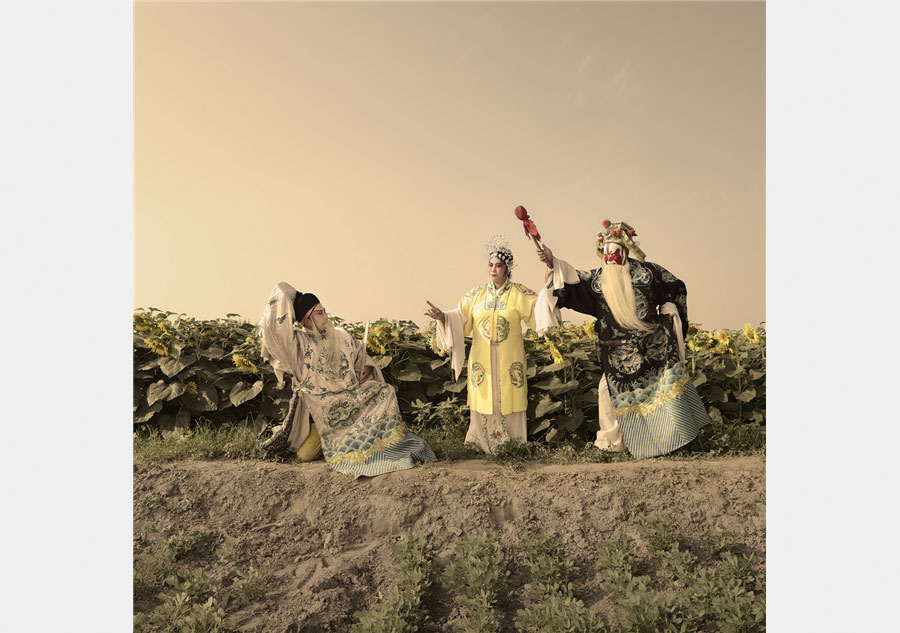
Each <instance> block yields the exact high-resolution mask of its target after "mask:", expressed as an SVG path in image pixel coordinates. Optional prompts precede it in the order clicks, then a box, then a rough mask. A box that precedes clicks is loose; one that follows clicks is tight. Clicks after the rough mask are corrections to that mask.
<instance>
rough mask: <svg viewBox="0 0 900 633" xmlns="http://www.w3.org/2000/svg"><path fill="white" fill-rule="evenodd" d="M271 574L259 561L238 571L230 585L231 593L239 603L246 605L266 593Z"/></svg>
mask: <svg viewBox="0 0 900 633" xmlns="http://www.w3.org/2000/svg"><path fill="white" fill-rule="evenodd" d="M270 579H271V574H270V573H269V570H268V569H267V568H266V567H265V565H263V564H262V563H261V562H260V561H257V562H256V564H253V565H250V567H249V568H247V569H246V570H243V571H239V572H238V578H237V580H235V581H234V583H232V585H231V595H232V596H234V599H235V601H236V602H237V604H239V605H246V604H249V603H251V602H254V601H256V600H259V599H260V598H262V597H263V596H265V595H266V588H267V587H268V586H269V580H270Z"/></svg>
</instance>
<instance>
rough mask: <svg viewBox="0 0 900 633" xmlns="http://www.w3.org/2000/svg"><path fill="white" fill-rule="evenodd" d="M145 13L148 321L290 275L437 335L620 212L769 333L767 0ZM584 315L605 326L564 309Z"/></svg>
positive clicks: (703, 312) (153, 7)
mask: <svg viewBox="0 0 900 633" xmlns="http://www.w3.org/2000/svg"><path fill="white" fill-rule="evenodd" d="M134 18H135V36H134V45H135V68H134V81H135V118H134V124H135V136H134V147H135V189H134V193H135V215H134V231H135V242H134V265H135V278H134V279H135V286H134V305H135V307H148V306H153V307H157V308H160V309H165V310H172V311H176V312H185V313H187V314H188V315H190V316H194V317H198V318H213V317H217V316H224V315H225V314H226V313H229V312H234V313H239V314H240V315H241V316H242V317H244V318H246V319H248V320H251V321H256V320H257V319H258V317H259V314H260V312H261V311H262V307H263V304H264V303H265V300H266V298H267V296H268V293H269V291H270V289H271V288H272V286H273V285H274V284H275V283H276V282H278V281H287V282H289V283H291V284H292V285H294V286H295V287H297V288H299V289H302V290H304V291H314V292H315V293H316V294H317V295H318V296H319V297H320V299H321V300H322V301H323V303H324V304H325V306H326V307H327V308H328V309H329V311H330V312H331V313H333V314H337V315H339V316H341V317H343V318H344V319H347V320H352V321H365V320H374V319H376V318H378V317H380V316H385V317H388V318H395V319H412V320H414V321H416V322H417V323H419V324H420V325H424V324H426V323H427V322H428V319H427V317H425V316H424V315H423V312H424V310H425V307H426V305H425V300H426V299H430V300H431V301H432V302H434V303H435V304H437V305H438V306H440V307H442V308H445V309H448V308H452V307H454V306H455V303H456V301H457V300H458V299H459V297H460V296H461V295H462V294H463V293H464V292H465V291H466V290H467V289H468V288H470V287H472V286H473V285H475V284H477V283H481V282H483V281H486V274H487V273H486V266H485V261H486V255H485V251H484V248H483V246H484V244H485V243H486V242H487V241H488V240H489V239H490V237H491V236H492V235H494V234H498V233H499V234H504V235H506V236H507V237H508V238H509V240H510V243H511V246H512V248H513V252H514V254H515V256H516V260H517V264H518V266H517V268H516V269H515V270H514V274H513V278H514V279H515V280H516V281H519V282H521V283H524V284H526V285H528V286H530V287H531V288H533V289H537V288H538V287H539V285H540V284H541V283H542V281H543V273H542V271H543V265H542V264H540V262H538V261H537V257H536V255H535V252H534V247H533V246H532V245H531V243H530V242H529V241H528V240H527V239H526V238H525V236H524V234H523V231H522V229H521V223H519V222H518V221H517V220H516V219H515V217H514V216H513V209H514V208H515V206H516V205H518V204H523V205H525V206H526V207H527V209H528V210H529V212H530V213H531V216H532V218H533V219H534V221H535V222H536V223H537V226H538V228H539V229H540V231H541V234H542V237H543V238H544V240H545V241H546V243H547V244H548V245H549V246H550V247H551V248H552V249H553V251H554V253H555V254H556V255H558V256H560V257H562V258H563V259H566V260H567V261H569V262H570V263H571V264H573V265H574V266H576V267H577V268H582V269H586V268H594V267H597V266H598V265H599V259H597V258H596V256H595V255H594V254H593V248H594V239H595V235H596V233H597V231H598V230H599V227H600V223H601V221H602V220H603V219H604V218H607V217H608V218H610V219H612V220H614V221H615V220H619V219H624V220H626V221H627V222H629V223H630V224H632V225H633V226H634V227H635V228H636V229H637V231H638V234H639V237H640V238H641V241H640V244H641V246H642V248H643V250H644V251H645V252H646V254H647V258H648V260H650V261H654V262H657V263H660V264H662V265H663V266H665V267H666V268H668V269H669V270H670V271H672V272H673V273H674V274H675V275H677V276H678V277H680V278H681V279H682V280H684V281H685V283H686V284H687V287H688V310H689V316H690V320H691V321H694V322H699V323H702V324H703V325H704V326H705V327H707V328H739V327H741V326H742V325H743V324H744V323H745V322H751V323H754V324H756V323H758V322H760V321H763V320H765V318H766V317H765V5H764V4H763V3H760V2H752V3H744V2H719V3H695V2H686V3H685V2H663V3H656V2H624V3H603V2H589V3H543V2H541V3H537V2H534V3H531V2H501V3H481V2H467V3H426V2H421V3H420V2H417V3H375V2H372V3H180V2H179V3H150V2H138V3H136V4H135V8H134ZM563 315H564V317H565V318H566V319H567V320H571V321H575V322H579V323H580V322H582V321H583V320H584V319H583V318H581V317H580V316H579V315H576V314H575V313H572V312H569V311H566V312H564V314H563Z"/></svg>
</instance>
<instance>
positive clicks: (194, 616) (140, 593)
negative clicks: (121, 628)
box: [134, 503, 271, 633]
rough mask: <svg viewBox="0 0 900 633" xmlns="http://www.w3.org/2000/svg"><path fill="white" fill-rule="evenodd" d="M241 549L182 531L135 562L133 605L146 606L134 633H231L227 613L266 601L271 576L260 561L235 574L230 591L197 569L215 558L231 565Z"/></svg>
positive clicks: (215, 577)
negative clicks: (229, 632)
mask: <svg viewBox="0 0 900 633" xmlns="http://www.w3.org/2000/svg"><path fill="white" fill-rule="evenodd" d="M150 505H151V506H153V507H157V504H155V503H154V504H150ZM145 511H146V512H152V511H153V508H152V507H151V508H150V509H148V510H145ZM237 544H238V541H237V539H234V538H231V537H229V536H227V535H225V536H224V537H222V536H221V535H219V534H216V533H213V532H209V531H205V530H196V531H192V532H187V533H186V532H184V531H183V530H182V531H179V532H177V533H174V534H172V535H170V536H169V537H168V539H167V540H166V541H165V542H164V543H162V544H161V545H160V546H159V547H157V548H156V549H155V550H154V551H153V552H152V553H151V554H148V555H146V556H143V557H141V558H138V559H137V560H135V563H134V599H135V602H140V603H142V604H143V605H145V608H144V609H143V610H141V611H139V612H138V613H136V614H135V616H134V631H135V633H150V632H151V631H152V632H153V633H228V629H227V628H225V625H224V622H225V617H226V611H225V610H226V609H227V608H229V605H236V606H239V607H240V606H245V605H247V604H249V603H251V602H255V601H258V600H261V599H262V598H263V597H265V595H266V591H267V588H268V584H269V581H270V579H271V574H270V573H269V571H268V569H267V568H266V566H265V565H263V564H262V563H260V562H259V561H256V562H255V563H251V564H250V565H249V567H247V568H239V569H237V570H236V571H235V574H233V575H234V578H233V580H232V582H231V584H230V585H228V586H226V585H225V583H224V579H225V577H226V576H225V575H223V574H221V573H218V574H212V575H210V574H209V573H207V571H206V570H205V569H203V568H201V567H197V565H203V564H209V563H210V562H211V561H212V559H214V558H217V559H218V562H220V563H222V562H233V561H234V558H235V554H236V551H237V549H236V548H237ZM147 605H155V606H153V608H147Z"/></svg>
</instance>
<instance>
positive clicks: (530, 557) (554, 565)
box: [516, 535, 606, 633]
mask: <svg viewBox="0 0 900 633" xmlns="http://www.w3.org/2000/svg"><path fill="white" fill-rule="evenodd" d="M525 557H526V561H527V563H528V567H529V569H530V571H531V583H530V584H531V589H530V591H529V594H530V595H529V598H530V600H531V601H530V603H529V604H527V605H526V606H525V607H524V608H523V609H520V610H519V611H518V614H517V615H518V620H516V630H517V631H522V632H523V633H605V630H606V629H605V627H604V625H603V622H602V621H601V620H600V619H599V618H598V617H597V616H596V615H594V614H593V613H591V612H590V611H588V609H587V607H585V606H584V603H583V602H582V601H581V600H579V599H578V598H576V597H575V595H574V591H573V588H572V582H571V580H572V578H573V577H574V576H575V575H576V574H577V573H578V571H579V569H578V567H576V566H575V564H574V562H573V561H572V559H571V558H569V557H568V556H567V555H566V552H565V548H564V546H563V543H562V541H561V540H560V539H559V537H557V536H555V535H545V536H532V537H531V538H530V539H528V541H526V544H525Z"/></svg>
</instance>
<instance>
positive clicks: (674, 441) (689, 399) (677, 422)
mask: <svg viewBox="0 0 900 633" xmlns="http://www.w3.org/2000/svg"><path fill="white" fill-rule="evenodd" d="M618 421H619V428H620V429H621V430H622V440H623V441H624V443H625V446H626V447H627V448H628V451H629V452H630V453H631V454H632V455H633V456H634V457H635V458H637V459H646V458H648V457H656V456H658V455H664V454H666V453H671V452H672V451H674V450H676V449H678V448H681V447H682V446H684V445H685V444H687V443H688V442H690V441H691V440H693V439H694V438H695V437H697V434H698V433H699V432H700V429H701V428H703V427H704V426H706V425H707V424H709V423H710V419H709V414H708V413H707V412H706V408H705V407H704V406H703V401H702V400H700V394H698V393H697V389H696V388H695V387H694V385H693V383H691V382H690V381H688V382H687V383H686V384H685V386H684V392H683V393H682V394H681V396H679V397H677V398H672V399H671V400H669V401H668V402H667V403H666V404H664V405H663V406H660V407H658V408H656V409H655V410H653V411H651V412H650V413H649V414H648V415H646V416H642V415H639V414H637V413H626V414H625V415H623V416H620V417H619V418H618Z"/></svg>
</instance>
